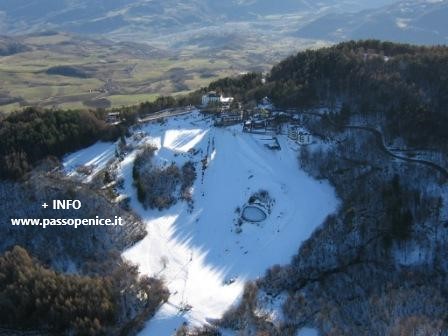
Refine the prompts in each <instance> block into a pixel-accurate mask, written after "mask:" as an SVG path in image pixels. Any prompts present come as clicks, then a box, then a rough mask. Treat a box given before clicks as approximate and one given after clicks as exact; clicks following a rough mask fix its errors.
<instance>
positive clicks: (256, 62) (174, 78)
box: [0, 34, 299, 113]
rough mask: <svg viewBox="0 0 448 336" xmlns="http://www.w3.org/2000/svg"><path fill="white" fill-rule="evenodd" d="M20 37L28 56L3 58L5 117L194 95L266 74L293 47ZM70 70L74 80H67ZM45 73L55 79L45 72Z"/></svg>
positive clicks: (0, 94) (1, 107)
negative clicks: (228, 79) (219, 82)
mask: <svg viewBox="0 0 448 336" xmlns="http://www.w3.org/2000/svg"><path fill="white" fill-rule="evenodd" d="M18 39H19V42H21V43H22V44H26V45H27V46H28V47H29V48H30V50H29V51H26V52H22V53H18V54H15V55H12V56H6V57H0V112H3V113H9V112H11V111H13V110H16V109H20V108H23V107H25V106H40V107H44V108H51V107H62V108H86V107H91V108H92V107H100V106H101V107H103V106H102V105H104V104H105V103H106V105H107V107H121V106H123V105H134V104H139V103H141V102H144V101H151V100H154V99H156V98H157V97H158V96H160V95H172V94H179V93H185V92H191V91H193V90H196V89H198V88H200V87H205V86H207V85H208V84H209V83H210V82H211V81H213V80H216V79H218V78H221V77H225V76H232V75H236V74H239V73H241V72H247V71H254V70H256V71H267V70H269V68H270V66H271V64H274V63H275V62H277V61H278V60H279V59H281V58H283V57H284V56H285V55H287V53H289V52H290V50H291V49H293V48H294V47H295V46H294V45H293V46H291V45H283V44H282V42H281V41H278V42H273V44H259V41H258V40H254V41H246V42H245V43H246V44H245V45H244V48H243V47H241V48H228V49H226V48H219V49H204V48H199V47H196V46H188V47H186V48H184V49H183V50H176V51H174V50H169V51H167V50H164V49H157V48H153V47H150V46H148V45H144V44H135V43H134V44H126V43H120V42H111V41H108V40H93V39H86V38H80V37H76V36H72V35H68V34H56V35H48V36H32V37H21V38H18ZM297 48H298V49H299V46H297ZM274 50H281V51H283V52H279V51H275V52H274ZM61 67H64V71H65V72H61V71H62V70H60V68H61ZM56 68H57V69H58V71H56V73H54V69H56ZM67 68H69V69H70V71H71V70H74V71H75V75H74V74H73V73H72V74H68V73H67ZM49 69H51V71H53V73H52V74H49V73H47V71H48V70H49ZM80 74H81V75H80ZM97 103H98V104H97Z"/></svg>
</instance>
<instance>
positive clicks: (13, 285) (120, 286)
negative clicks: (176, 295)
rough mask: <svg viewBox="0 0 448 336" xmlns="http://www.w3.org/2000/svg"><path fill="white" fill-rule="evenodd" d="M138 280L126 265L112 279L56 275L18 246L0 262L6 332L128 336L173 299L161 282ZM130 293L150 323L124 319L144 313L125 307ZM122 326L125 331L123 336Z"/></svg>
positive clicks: (136, 318)
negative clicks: (29, 331) (119, 335)
mask: <svg viewBox="0 0 448 336" xmlns="http://www.w3.org/2000/svg"><path fill="white" fill-rule="evenodd" d="M136 279H137V278H136V271H135V269H133V268H130V267H128V266H126V265H124V266H122V267H121V268H120V269H118V270H117V271H115V272H114V273H113V274H112V275H111V276H109V277H90V276H79V275H64V274H60V273H56V272H54V271H52V270H50V269H47V268H45V267H43V266H42V265H40V264H39V263H37V262H36V261H35V260H33V259H32V258H31V257H30V256H29V255H28V253H27V251H26V250H25V249H23V248H21V247H17V246H16V247H14V248H13V249H12V250H11V251H9V252H6V253H5V254H4V255H2V256H0V314H1V316H2V318H1V319H0V321H1V322H0V326H1V327H3V328H8V329H16V330H35V331H48V332H52V333H57V334H59V335H60V334H64V335H117V334H120V333H121V332H123V331H124V332H125V333H124V334H128V333H127V332H130V331H131V330H133V331H135V328H138V327H139V324H140V323H142V320H145V319H146V318H149V317H150V316H151V315H152V314H154V312H155V311H156V309H157V308H158V307H159V305H160V304H161V303H162V302H163V301H165V300H166V299H167V297H168V293H167V291H166V289H164V288H163V286H162V285H161V283H160V282H159V281H157V280H154V279H149V278H144V279H142V280H140V281H137V280H136ZM130 290H132V291H135V292H136V293H132V297H134V298H135V296H137V295H138V296H139V297H140V298H142V300H143V301H144V302H142V303H141V305H142V306H144V310H145V314H143V315H144V317H143V316H130V315H129V313H127V315H124V314H123V312H122V311H123V310H126V311H127V312H129V310H130V309H132V310H133V311H137V310H138V308H137V307H136V306H134V307H131V306H126V307H124V305H126V296H129V293H128V292H129V291H130ZM127 299H128V300H129V301H130V302H132V301H131V300H130V299H129V297H128V298H127ZM134 301H135V299H134ZM134 304H135V302H134ZM132 318H134V319H132ZM118 321H121V323H122V325H125V326H124V327H123V328H124V329H123V330H121V331H120V330H118V329H117V327H116V325H117V324H118ZM126 321H127V323H126Z"/></svg>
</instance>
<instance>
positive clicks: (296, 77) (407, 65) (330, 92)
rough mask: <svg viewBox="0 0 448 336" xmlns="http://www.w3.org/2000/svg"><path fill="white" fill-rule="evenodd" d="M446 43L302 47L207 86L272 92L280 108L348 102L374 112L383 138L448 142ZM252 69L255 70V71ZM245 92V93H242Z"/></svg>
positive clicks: (354, 109)
mask: <svg viewBox="0 0 448 336" xmlns="http://www.w3.org/2000/svg"><path fill="white" fill-rule="evenodd" d="M447 64H448V47H445V46H435V47H420V46H412V45H407V44H396V43H391V42H380V41H376V40H368V41H359V42H353V41H351V42H345V43H341V44H338V45H336V46H333V47H329V48H323V49H319V50H307V51H304V52H300V53H298V54H297V55H295V56H291V57H289V58H287V59H285V60H284V61H282V62H280V63H279V64H277V65H276V66H274V67H273V69H272V71H271V72H270V74H269V76H268V77H267V81H266V83H265V84H264V85H263V84H262V83H261V80H259V81H258V80H253V81H251V78H254V79H255V78H259V76H260V75H257V74H252V75H246V76H245V77H244V76H243V77H240V78H237V79H222V80H218V81H217V82H214V83H212V84H211V85H210V86H209V89H218V90H220V91H221V92H231V93H234V94H241V95H242V96H243V99H244V100H250V99H257V100H259V99H261V98H263V97H264V96H269V97H271V98H272V100H273V101H274V103H275V104H276V105H277V106H279V107H294V108H310V107H316V106H319V105H326V106H330V107H331V106H334V107H336V106H341V105H342V104H346V105H347V106H349V107H350V109H349V110H350V111H351V115H354V114H357V115H361V116H362V117H365V118H367V119H375V122H376V123H378V124H380V125H381V126H382V128H383V131H385V132H386V135H387V136H390V137H401V138H403V139H404V140H405V141H407V142H408V143H409V144H410V145H413V146H424V147H439V148H440V146H445V149H447V148H446V144H448V141H447V140H448V132H446V129H448V113H446V111H445V108H446V106H447V104H448V67H447V66H446V65H447ZM257 76H258V77H257ZM243 91H246V93H243Z"/></svg>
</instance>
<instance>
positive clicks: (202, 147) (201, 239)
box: [70, 112, 338, 336]
mask: <svg viewBox="0 0 448 336" xmlns="http://www.w3.org/2000/svg"><path fill="white" fill-rule="evenodd" d="M143 130H144V131H145V132H146V133H147V134H148V136H147V137H146V138H145V139H144V140H143V142H147V143H152V144H154V145H156V146H157V147H158V148H159V150H158V151H157V152H156V155H155V160H156V162H157V163H158V164H160V165H164V164H171V162H176V163H178V164H179V165H181V164H183V163H184V162H186V161H188V160H192V161H193V162H195V165H196V170H197V173H198V177H197V179H196V182H195V184H194V191H193V199H194V209H193V211H189V210H188V205H187V204H186V203H185V202H179V203H177V204H176V205H175V206H173V207H171V208H170V209H168V210H164V211H158V210H145V209H143V207H142V206H141V204H140V203H139V202H138V200H137V197H136V190H135V188H134V186H133V181H132V167H133V162H134V159H135V156H136V153H137V150H136V151H133V152H132V153H130V154H128V155H127V156H126V157H125V159H124V161H123V162H122V163H121V166H120V175H121V176H122V177H123V178H124V181H125V183H124V187H123V189H124V190H123V194H124V195H126V196H129V197H130V198H131V206H132V208H133V209H134V211H135V212H136V213H138V214H139V215H140V216H141V217H142V219H143V220H144V221H145V222H146V224H147V231H148V235H147V236H146V238H144V239H143V240H142V241H140V242H138V243H137V244H136V245H135V246H133V247H132V248H130V249H129V250H127V251H126V252H125V253H124V254H123V256H124V258H126V259H128V260H129V261H131V262H133V263H136V264H138V265H139V267H140V272H141V273H142V274H147V275H151V276H157V277H161V278H163V279H165V282H166V285H167V286H168V288H169V290H170V292H171V296H170V299H169V302H168V303H167V304H165V305H164V306H163V307H162V308H161V310H160V311H159V312H158V313H157V315H156V316H155V318H153V319H152V320H151V321H149V322H148V323H147V325H146V327H145V329H144V330H143V331H142V332H141V335H161V336H163V335H172V334H173V333H174V332H175V329H176V328H178V327H179V326H180V325H181V324H182V323H183V322H187V323H188V324H191V325H202V324H204V323H207V320H209V319H216V318H219V317H221V315H222V314H223V313H224V312H225V311H226V310H227V309H228V308H229V307H230V306H231V305H232V304H235V303H237V302H238V299H239V297H240V295H241V293H242V290H243V286H244V282H245V281H247V280H250V279H256V278H257V277H259V276H262V275H263V274H264V272H265V271H266V269H267V268H269V267H270V266H272V265H275V264H286V263H288V262H289V261H290V259H291V257H292V256H293V255H294V254H296V253H297V251H298V248H299V246H300V244H301V243H302V242H303V241H304V240H306V239H307V238H308V237H309V236H310V235H311V233H312V232H313V231H314V230H315V229H316V228H317V227H318V226H319V225H320V224H321V223H322V222H323V220H324V219H325V217H326V216H327V215H329V214H330V213H332V212H333V211H335V210H336V207H337V204H338V201H337V198H336V196H335V193H334V190H333V189H332V188H331V187H330V186H329V184H328V183H325V182H320V181H316V180H314V179H312V178H310V177H309V176H308V175H306V174H305V173H304V172H303V171H301V170H300V169H299V164H298V159H297V152H296V151H295V148H294V144H292V143H290V142H289V140H288V139H287V138H286V137H285V136H282V135H281V136H279V138H278V139H279V143H280V145H281V147H282V149H281V150H280V151H272V150H270V149H268V148H266V147H265V146H264V143H266V141H265V140H266V138H268V136H265V135H252V134H246V133H243V132H242V127H241V126H239V125H238V126H233V127H228V128H214V127H212V126H211V121H210V120H208V119H204V118H203V117H202V116H201V115H200V114H199V113H197V112H195V113H192V114H191V115H188V116H182V117H175V118H171V119H168V120H167V121H166V123H164V124H162V125H161V124H150V125H146V126H144V127H143ZM92 148H93V147H92ZM192 148H194V149H195V150H196V151H197V154H193V153H191V152H192V151H190V152H189V150H190V149H192ZM102 150H104V149H103V148H102ZM80 157H88V158H89V159H90V160H92V158H91V155H86V154H85V153H84V155H82V156H80ZM205 157H206V158H207V162H208V164H207V168H206V169H205V171H204V174H203V176H202V162H201V160H203V159H204V158H205ZM70 158H71V159H72V161H71V165H73V164H74V162H73V156H71V157H70ZM77 164H82V162H78V163H77ZM259 190H266V191H268V192H269V195H270V197H272V198H273V199H275V204H274V206H273V207H272V212H271V213H270V214H269V215H268V218H267V219H266V220H265V221H263V222H261V223H258V224H250V223H244V224H243V226H242V232H241V233H237V232H236V230H235V228H236V226H235V222H236V220H237V219H238V218H239V215H238V213H237V212H236V209H237V208H238V207H240V208H242V207H243V206H244V205H245V204H247V202H248V199H249V197H250V196H251V195H252V194H253V193H255V192H257V191H259Z"/></svg>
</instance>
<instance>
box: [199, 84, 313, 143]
mask: <svg viewBox="0 0 448 336" xmlns="http://www.w3.org/2000/svg"><path fill="white" fill-rule="evenodd" d="M233 102H234V99H233V98H232V97H228V98H226V97H223V96H222V95H219V94H217V93H216V92H215V91H211V92H209V93H207V94H205V95H203V96H202V106H203V107H204V108H207V107H210V105H212V106H213V107H214V108H216V109H215V110H214V112H215V116H214V120H215V126H218V127H219V126H230V125H237V124H241V123H242V124H243V132H248V133H272V134H280V133H281V132H282V129H284V128H283V125H285V124H287V125H288V128H287V135H288V137H289V138H290V139H291V140H293V141H295V142H297V143H298V144H300V145H308V144H311V143H312V142H313V136H312V134H311V133H310V132H308V131H307V130H306V129H305V128H303V127H301V125H303V121H304V120H303V119H304V118H303V115H301V114H299V113H298V112H297V111H296V110H286V111H280V110H276V109H275V107H274V104H272V102H271V101H270V99H269V98H268V97H265V98H263V99H262V101H261V102H260V103H259V104H258V105H257V107H255V108H254V109H251V110H243V109H242V108H241V105H238V106H239V108H237V107H236V106H235V104H233V105H232V104H231V103H233ZM231 105H232V106H233V109H232V108H231Z"/></svg>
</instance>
